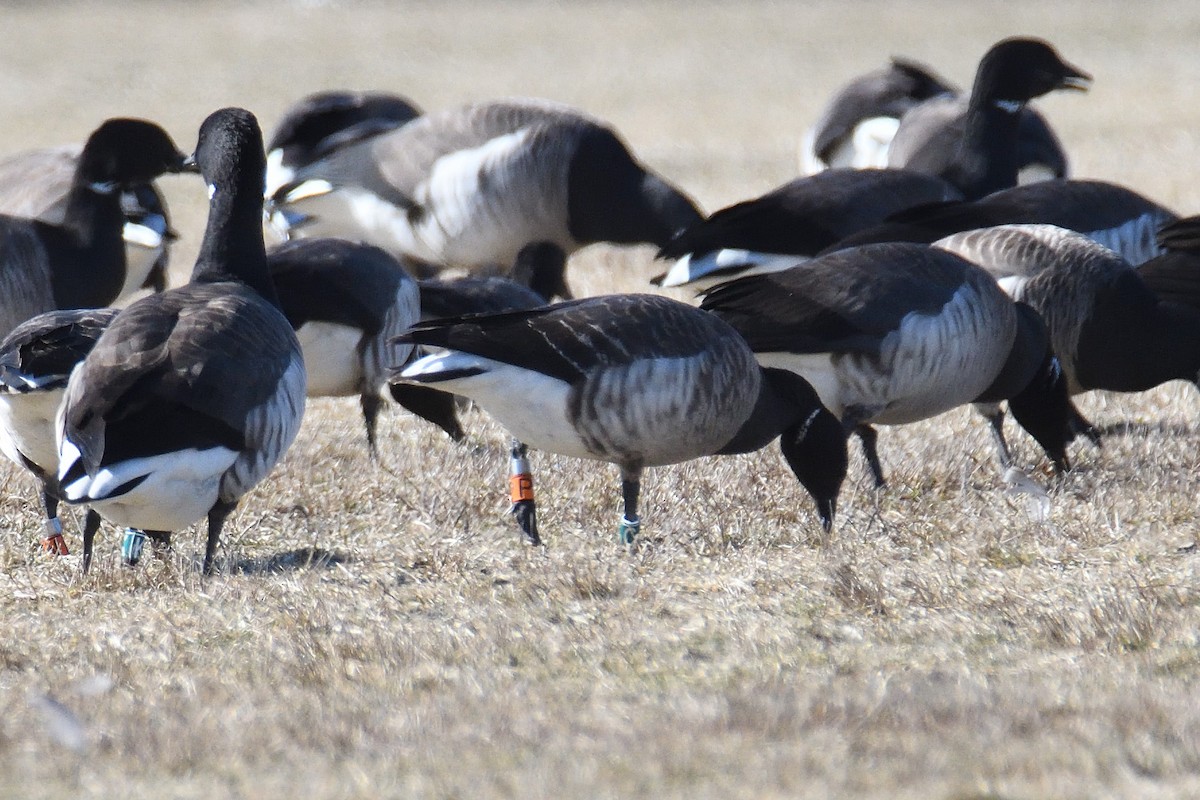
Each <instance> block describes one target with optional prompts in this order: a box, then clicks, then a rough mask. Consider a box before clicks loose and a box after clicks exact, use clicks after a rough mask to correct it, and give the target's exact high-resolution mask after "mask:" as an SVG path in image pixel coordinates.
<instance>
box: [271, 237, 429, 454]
mask: <svg viewBox="0 0 1200 800" xmlns="http://www.w3.org/2000/svg"><path fill="white" fill-rule="evenodd" d="M267 267H268V269H270V271H271V280H272V281H273V282H274V284H275V291H276V293H277V294H278V295H279V304H280V307H281V308H282V309H283V313H284V315H285V316H286V317H287V318H288V322H290V323H292V327H293V328H295V330H296V337H297V338H298V339H299V340H300V349H301V350H302V351H303V352H304V364H305V368H306V369H307V371H308V390H307V391H308V396H309V397H344V396H347V395H358V397H359V402H360V404H361V406H362V413H363V421H364V423H365V424H366V427H367V447H368V449H369V450H370V452H371V457H372V458H375V457H377V456H378V450H377V447H376V444H375V422H376V419H377V417H378V416H379V408H380V405H381V404H382V398H381V397H380V392H382V391H383V389H384V387H386V386H387V385H388V376H389V375H390V374H391V371H392V368H393V367H395V366H396V365H397V364H403V363H404V362H406V361H407V360H408V358H409V356H410V355H411V354H412V346H411V345H395V344H392V343H391V342H392V340H393V339H394V338H396V337H397V336H399V335H400V334H401V333H403V332H404V331H405V330H407V329H408V328H409V326H411V325H412V324H413V323H414V322H416V321H417V318H418V316H419V314H420V301H419V300H418V291H417V282H416V281H415V280H414V279H413V278H412V277H411V276H409V274H408V273H407V272H405V271H404V267H403V266H401V264H400V262H398V261H397V260H396V259H395V258H393V257H392V256H390V255H388V254H387V253H385V252H384V251H383V250H380V249H379V248H378V247H372V246H371V245H366V244H358V243H355V242H347V241H345V240H344V239H296V240H294V241H291V242H287V243H285V244H283V245H282V246H280V247H277V248H275V249H274V250H272V251H271V252H270V253H269V254H268V255H267Z"/></svg>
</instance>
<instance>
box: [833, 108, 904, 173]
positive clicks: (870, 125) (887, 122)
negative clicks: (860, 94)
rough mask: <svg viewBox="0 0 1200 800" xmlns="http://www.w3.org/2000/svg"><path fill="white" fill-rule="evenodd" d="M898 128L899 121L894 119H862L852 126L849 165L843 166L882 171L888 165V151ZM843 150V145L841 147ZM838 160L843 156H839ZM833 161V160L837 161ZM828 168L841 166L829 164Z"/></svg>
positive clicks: (843, 157) (843, 156)
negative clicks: (852, 133)
mask: <svg viewBox="0 0 1200 800" xmlns="http://www.w3.org/2000/svg"><path fill="white" fill-rule="evenodd" d="M899 128H900V120H898V119H896V118H895V117H871V118H869V119H864V120H863V121H862V122H860V123H858V124H857V125H855V126H854V135H853V136H851V137H850V141H851V148H852V149H851V152H850V153H849V154H848V155H849V163H847V164H845V166H849V167H854V168H855V169H883V168H884V167H886V166H887V165H888V150H890V149H891V147H892V139H895V138H896V131H897V130H898V129H899ZM842 148H843V150H844V149H845V145H843V146H842ZM839 159H840V160H845V159H846V156H845V155H840V154H839ZM839 159H835V160H839ZM830 166H842V165H841V164H830Z"/></svg>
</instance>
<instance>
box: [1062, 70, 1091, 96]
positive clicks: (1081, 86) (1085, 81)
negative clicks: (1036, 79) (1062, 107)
mask: <svg viewBox="0 0 1200 800" xmlns="http://www.w3.org/2000/svg"><path fill="white" fill-rule="evenodd" d="M1064 66H1066V68H1067V74H1066V75H1064V76H1063V78H1062V80H1060V81H1059V82H1058V88H1059V89H1072V90H1074V91H1079V92H1086V91H1087V90H1088V89H1089V88H1090V87H1091V85H1092V76H1091V75H1089V74H1087V73H1086V72H1084V71H1083V70H1081V69H1078V68H1076V67H1073V66H1071V65H1070V64H1065V65H1064Z"/></svg>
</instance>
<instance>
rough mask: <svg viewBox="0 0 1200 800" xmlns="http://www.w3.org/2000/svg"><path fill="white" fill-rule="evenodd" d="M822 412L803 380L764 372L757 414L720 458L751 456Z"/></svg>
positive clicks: (789, 374)
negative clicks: (792, 428)
mask: <svg viewBox="0 0 1200 800" xmlns="http://www.w3.org/2000/svg"><path fill="white" fill-rule="evenodd" d="M821 408H823V406H822V405H821V401H820V399H819V398H818V397H817V393H816V392H815V391H813V388H812V386H810V385H809V383H808V382H807V381H805V380H804V378H802V377H800V376H799V375H796V374H795V373H792V372H788V371H787V370H781V369H774V368H764V369H763V370H762V383H761V384H760V385H759V390H758V400H757V401H756V402H755V405H754V410H753V411H752V412H751V413H750V416H749V417H748V418H747V419H746V421H745V422H744V423H742V427H741V428H740V429H738V432H737V433H736V434H735V435H734V437H733V438H732V439H730V440H729V442H727V443H726V444H725V446H724V447H722V448H721V449H720V450H719V451H718V453H717V454H718V455H734V454H736V453H752V452H754V451H755V450H759V449H761V448H763V447H766V446H767V445H768V444H770V443H771V442H772V441H773V440H774V439H775V438H776V437H778V436H779V434H780V433H782V432H783V431H784V430H786V429H788V428H790V427H791V426H793V425H795V424H796V423H798V422H803V421H804V420H805V419H806V418H808V417H809V416H811V415H812V414H813V413H814V412H815V411H817V410H818V409H821Z"/></svg>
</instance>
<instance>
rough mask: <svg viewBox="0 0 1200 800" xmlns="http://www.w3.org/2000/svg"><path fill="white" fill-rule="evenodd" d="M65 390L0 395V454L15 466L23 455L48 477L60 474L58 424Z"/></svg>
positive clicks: (19, 462)
mask: <svg viewBox="0 0 1200 800" xmlns="http://www.w3.org/2000/svg"><path fill="white" fill-rule="evenodd" d="M63 394H64V391H63V390H62V389H56V390H54V391H49V392H30V393H28V394H0V452H3V453H4V455H5V456H7V457H8V458H9V460H10V461H12V462H13V463H14V464H21V466H24V464H22V462H21V458H20V456H21V455H24V456H25V458H27V459H29V460H30V461H32V462H33V463H34V464H37V465H38V466H39V467H40V468H41V469H42V470H43V471H44V472H45V473H46V474H47V475H53V474H55V473H56V472H58V446H57V445H56V443H55V440H54V421H55V418H56V416H57V415H58V405H59V403H61V402H62V398H63Z"/></svg>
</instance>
